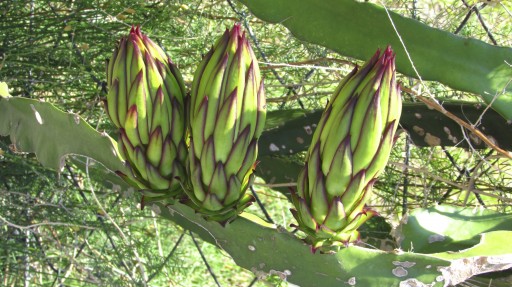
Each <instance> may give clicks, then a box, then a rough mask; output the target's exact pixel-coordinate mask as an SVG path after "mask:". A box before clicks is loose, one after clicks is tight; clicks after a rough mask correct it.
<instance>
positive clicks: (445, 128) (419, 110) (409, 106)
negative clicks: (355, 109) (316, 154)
mask: <svg viewBox="0 0 512 287" xmlns="http://www.w3.org/2000/svg"><path fill="white" fill-rule="evenodd" d="M443 107H444V108H445V109H446V110H447V111H449V112H451V113H453V114H454V115H455V116H457V117H459V118H461V119H463V120H466V121H467V122H469V123H476V122H478V120H479V119H480V117H481V119H480V125H478V126H477V128H478V129H480V131H482V132H483V133H484V134H485V135H486V136H487V137H488V138H490V139H492V140H493V141H494V142H495V143H496V144H497V145H498V146H499V147H501V148H503V149H507V150H512V124H510V123H509V122H507V121H506V120H504V119H503V117H501V116H500V115H499V114H498V113H497V112H496V111H494V110H492V109H489V110H487V111H486V112H485V113H484V107H482V106H481V105H480V104H478V103H467V102H445V103H443ZM321 113H322V111H314V112H309V113H303V115H302V116H297V117H295V118H292V119H291V120H289V121H287V122H286V123H283V124H280V125H279V126H278V127H276V128H274V129H269V130H267V131H265V132H264V133H263V134H262V136H261V138H260V141H259V151H260V155H290V154H295V153H297V152H301V151H305V150H306V149H307V148H308V146H309V143H310V142H311V138H312V136H313V132H314V129H315V128H316V123H318V121H319V119H320V116H321ZM482 114H483V115H482ZM270 117H272V114H271V115H270ZM400 127H402V128H404V129H405V130H407V131H408V132H409V134H410V136H411V139H412V141H413V142H414V144H415V145H417V146H420V147H428V146H457V147H463V148H468V147H469V145H471V146H472V147H473V148H474V149H483V148H488V147H487V145H486V144H485V143H484V142H482V140H480V139H479V138H478V137H476V136H475V135H473V134H472V133H471V132H469V131H467V130H465V129H464V133H463V129H462V128H461V127H460V126H459V125H458V124H457V123H456V122H454V121H453V120H452V119H450V118H448V117H446V116H445V115H443V114H442V113H440V112H438V111H435V110H431V109H429V108H428V107H427V106H425V105H424V104H421V103H404V104H403V110H402V117H401V118H400Z"/></svg>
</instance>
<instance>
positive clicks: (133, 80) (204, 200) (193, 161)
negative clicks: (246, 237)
mask: <svg viewBox="0 0 512 287" xmlns="http://www.w3.org/2000/svg"><path fill="white" fill-rule="evenodd" d="M107 83H108V86H109V93H108V95H107V99H106V104H105V107H106V110H107V113H108V115H109V117H110V119H111V120H112V122H113V123H114V125H115V126H116V127H117V128H118V129H119V141H118V143H119V150H120V151H121V153H122V156H123V157H124V159H125V161H126V164H127V165H128V167H129V170H130V171H131V173H130V174H124V173H121V172H118V174H119V175H120V176H121V177H122V178H124V179H125V180H126V181H127V182H129V183H130V184H132V185H133V186H135V187H137V188H138V189H141V190H143V194H144V196H145V197H146V200H148V198H147V197H149V199H152V200H160V199H167V198H180V199H181V198H187V200H185V202H187V203H188V204H189V205H190V206H192V207H193V208H195V209H196V210H197V211H198V212H200V213H202V214H203V215H204V216H205V217H207V218H208V219H212V220H218V221H221V222H227V221H229V220H230V219H233V218H234V217H235V216H236V215H237V214H238V213H239V212H241V210H242V209H243V208H244V207H246V206H247V205H248V204H249V203H250V202H251V200H252V197H251V196H248V195H246V193H245V192H246V190H247V188H248V186H249V184H250V182H251V179H252V178H253V170H254V166H255V163H256V157H257V153H258V137H259V136H260V135H261V132H262V131H263V127H264V123H265V114H266V113H265V96H264V92H263V82H262V79H261V76H260V71H259V67H258V62H257V60H256V57H255V55H254V53H253V51H252V49H251V47H250V46H249V42H248V41H247V39H246V37H245V34H244V33H242V32H241V28H240V26H239V25H238V24H236V25H235V26H234V27H233V29H232V30H231V31H228V30H226V32H225V33H224V35H223V36H222V37H221V38H220V39H219V40H218V41H217V43H216V44H215V46H214V47H213V48H212V49H211V51H210V52H209V53H208V54H207V55H206V56H205V57H204V59H203V60H202V62H201V63H200V65H199V67H198V69H197V72H196V74H195V77H194V82H193V84H192V86H193V87H192V95H191V97H190V99H187V98H186V97H185V95H186V92H185V87H184V84H183V80H182V77H181V75H180V73H179V71H178V69H177V68H176V66H175V65H174V64H173V62H172V61H171V59H170V58H169V57H168V56H167V55H166V54H165V52H164V51H163V50H162V49H161V48H160V47H159V46H157V45H156V44H155V43H154V42H153V41H151V40H150V39H149V38H148V37H147V36H146V35H144V34H142V33H141V32H140V29H139V28H138V27H137V28H132V29H131V31H130V34H129V35H128V36H127V37H123V38H122V39H121V41H120V43H119V45H118V47H117V48H116V50H115V51H114V54H113V56H112V58H111V60H110V61H109V64H108V71H107ZM186 100H190V105H188V107H189V109H187V108H186V106H187V105H186ZM189 120H190V122H189ZM188 153H190V155H189V156H187V155H188Z"/></svg>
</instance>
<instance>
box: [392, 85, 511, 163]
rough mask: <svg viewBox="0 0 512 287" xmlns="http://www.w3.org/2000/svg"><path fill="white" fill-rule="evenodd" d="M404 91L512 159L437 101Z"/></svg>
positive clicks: (509, 154) (407, 90)
mask: <svg viewBox="0 0 512 287" xmlns="http://www.w3.org/2000/svg"><path fill="white" fill-rule="evenodd" d="M402 90H403V91H405V92H407V93H410V94H412V95H414V96H415V97H416V99H418V100H420V101H421V102H423V103H424V104H425V105H427V107H429V108H432V109H434V110H436V111H438V112H440V113H442V114H443V115H445V116H447V117H448V118H450V119H452V120H453V121H454V122H456V123H457V124H459V125H460V126H462V127H464V128H466V129H467V130H469V131H470V132H472V133H473V134H474V135H475V136H477V137H478V138H479V139H481V140H482V141H483V142H484V143H486V144H487V145H488V146H489V147H490V148H492V149H494V150H495V151H497V152H498V153H500V154H501V155H503V156H505V157H507V158H509V159H512V153H511V152H509V151H506V150H504V149H502V148H500V147H499V146H497V145H496V144H495V143H494V142H493V141H492V140H490V139H489V138H488V137H487V136H485V135H484V134H483V133H482V132H481V131H480V130H478V129H477V128H475V127H474V126H473V125H471V124H469V123H467V122H465V121H464V120H462V119H460V118H459V117H457V116H456V115H454V114H452V113H450V112H449V111H447V110H446V109H445V108H444V107H443V106H442V105H440V104H439V103H437V102H435V101H433V100H431V99H429V98H426V97H424V96H420V95H418V94H417V93H416V92H415V91H414V90H412V89H409V88H406V87H402Z"/></svg>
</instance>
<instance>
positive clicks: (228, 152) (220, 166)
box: [105, 24, 401, 250]
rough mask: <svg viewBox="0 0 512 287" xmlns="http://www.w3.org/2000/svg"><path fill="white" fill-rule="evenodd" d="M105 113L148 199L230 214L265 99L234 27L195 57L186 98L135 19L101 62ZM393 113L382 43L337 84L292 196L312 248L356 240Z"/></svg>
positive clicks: (396, 92)
mask: <svg viewBox="0 0 512 287" xmlns="http://www.w3.org/2000/svg"><path fill="white" fill-rule="evenodd" d="M107 75H108V79H107V81H108V86H109V93H108V95H107V99H106V104H105V106H106V109H107V113H108V115H109V117H110V119H111V120H112V122H113V123H114V124H115V126H116V127H117V128H118V129H119V142H118V143H119V150H120V151H121V154H122V156H123V157H124V159H125V161H126V164H127V165H128V167H129V170H130V173H129V174H124V173H121V172H119V175H120V176H121V177H123V178H124V179H125V180H126V181H127V182H129V183H130V184H132V185H133V186H135V187H137V188H138V189H141V190H145V191H144V193H143V194H144V196H145V197H150V198H152V199H153V200H161V199H168V198H173V199H176V198H179V199H180V200H182V201H183V202H185V203H187V204H188V205H189V206H191V207H192V208H194V209H195V210H196V211H197V212H199V213H200V214H202V215H203V216H204V217H205V218H207V219H211V220H216V221H219V222H221V223H225V222H229V221H230V220H232V219H234V218H235V217H236V216H237V215H238V214H239V213H240V212H241V211H242V210H243V209H244V208H245V207H246V206H247V205H249V204H250V203H251V201H252V197H251V196H250V195H248V194H246V190H247V188H248V187H249V185H250V184H251V182H252V179H253V177H254V174H253V171H254V168H255V164H256V158H257V154H258V138H259V137H260V135H261V133H262V131H263V128H264V123H265V115H266V113H265V106H266V105H265V96H264V88H263V81H262V79H261V76H260V71H259V67H258V62H257V60H256V57H255V55H254V53H253V51H252V49H251V47H250V45H249V42H248V40H247V39H246V37H245V33H243V32H242V31H241V28H240V26H239V25H238V24H235V26H234V27H233V28H232V29H231V30H226V32H225V33H224V34H223V35H222V37H221V38H220V39H218V40H217V42H216V43H215V45H214V46H213V47H212V48H211V50H210V51H209V52H208V53H207V54H206V55H205V56H204V58H203V59H202V61H201V63H200V64H199V66H198V68H197V70H196V73H195V75H194V80H193V83H192V89H191V94H190V97H186V92H185V86H184V84H183V80H182V77H181V75H180V73H179V71H178V69H177V68H176V66H175V65H174V64H173V62H172V61H171V60H170V58H169V57H168V56H167V55H166V54H165V52H164V51H163V50H162V49H161V48H160V47H159V46H158V45H156V44H155V43H154V42H152V41H151V40H150V39H149V38H148V37H147V36H146V35H144V34H142V33H141V32H140V30H139V28H132V29H131V31H130V33H129V35H128V36H127V37H124V38H122V39H121V41H120V43H119V45H118V47H117V48H116V50H115V52H114V55H113V56H112V59H111V60H110V62H109V64H108V72H107ZM400 113H401V98H400V88H399V86H398V84H397V83H396V79H395V63H394V55H393V52H392V51H391V49H390V48H389V47H388V48H387V49H386V50H385V51H384V52H383V53H382V55H381V53H380V51H377V53H376V54H375V55H374V56H373V57H372V58H371V59H370V60H369V61H368V62H367V63H366V64H365V65H364V66H363V67H362V68H361V69H358V68H355V69H354V70H353V71H352V72H351V73H350V74H349V75H348V76H347V77H346V78H345V79H344V80H343V81H342V82H341V83H340V85H339V86H338V87H337V89H336V91H335V93H334V95H333V96H332V98H331V100H330V102H329V104H328V105H327V107H326V109H325V111H324V113H323V114H322V117H321V119H320V122H319V124H318V126H317V129H316V131H315V133H314V135H313V139H312V142H311V145H310V148H309V150H308V153H307V156H306V162H305V166H304V168H303V170H302V171H301V172H300V174H299V178H298V181H297V190H296V192H294V193H293V195H292V203H293V204H294V207H295V209H292V210H291V211H292V214H293V216H294V217H295V219H296V220H297V222H298V225H297V226H296V227H297V228H298V229H300V230H302V231H303V232H305V233H306V234H307V238H306V239H305V240H306V242H308V243H309V244H311V246H312V249H313V250H317V249H322V250H329V248H332V246H335V247H336V246H339V245H343V244H345V245H346V244H348V243H351V242H354V241H356V240H358V239H359V232H358V231H357V229H358V227H359V226H360V225H361V224H363V223H364V222H365V221H366V220H368V219H369V218H370V217H371V216H373V215H374V214H375V212H374V211H372V210H370V209H368V208H367V207H366V203H367V201H368V199H369V196H370V195H371V191H372V187H373V184H374V182H375V181H376V178H377V176H378V175H379V173H380V172H381V171H382V170H383V169H384V167H385V165H386V163H387V159H388V157H389V154H390V150H391V147H392V145H393V142H394V137H395V131H396V129H397V126H398V120H399V117H400Z"/></svg>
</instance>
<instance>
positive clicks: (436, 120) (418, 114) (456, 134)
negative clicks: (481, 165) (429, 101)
mask: <svg viewBox="0 0 512 287" xmlns="http://www.w3.org/2000/svg"><path fill="white" fill-rule="evenodd" d="M443 107H444V108H445V109H446V110H447V111H449V112H451V113H452V114H454V115H455V116H457V117H459V118H460V119H462V120H465V121H466V122H468V123H471V124H477V123H478V125H477V126H476V128H477V129H479V130H480V131H481V132H482V133H484V134H485V135H486V136H487V137H488V138H489V139H491V140H492V141H494V143H495V144H496V145H498V146H499V147H501V148H503V149H506V150H512V123H510V122H507V121H506V120H505V119H503V117H501V116H500V115H499V114H498V113H497V112H496V111H494V110H492V109H488V110H487V111H485V112H484V108H485V107H484V106H482V105H481V104H479V103H468V102H445V103H443ZM400 125H401V126H402V127H403V128H404V129H405V130H407V131H408V132H409V135H410V136H411V139H412V141H413V142H414V144H415V145H417V146H421V147H425V146H438V145H441V146H457V147H462V148H469V146H470V145H471V147H473V148H475V149H482V148H487V145H486V144H485V143H484V142H483V141H482V140H481V139H480V138H478V137H477V136H475V135H474V134H473V133H471V132H470V131H468V130H466V129H462V128H461V126H460V125H458V124H457V123H456V122H454V121H453V120H451V119H450V118H448V117H446V116H445V115H443V114H442V113H440V112H438V111H436V110H432V109H429V108H428V107H427V106H426V105H424V104H423V103H409V104H407V105H404V108H403V111H402V117H401V118H400ZM463 130H464V133H463Z"/></svg>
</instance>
